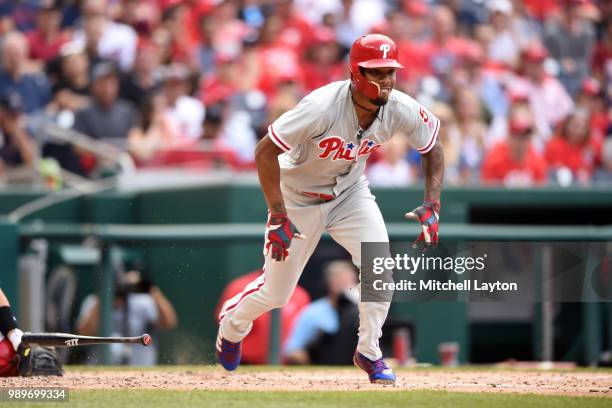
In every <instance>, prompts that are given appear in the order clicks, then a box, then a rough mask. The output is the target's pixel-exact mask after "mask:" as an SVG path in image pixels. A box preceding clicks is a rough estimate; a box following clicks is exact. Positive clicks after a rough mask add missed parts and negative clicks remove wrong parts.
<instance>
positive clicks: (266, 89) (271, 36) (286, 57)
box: [256, 14, 302, 99]
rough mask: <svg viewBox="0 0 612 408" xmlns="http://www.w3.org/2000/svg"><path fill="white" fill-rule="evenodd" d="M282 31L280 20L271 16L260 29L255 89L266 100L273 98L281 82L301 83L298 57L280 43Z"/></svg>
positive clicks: (294, 52)
mask: <svg viewBox="0 0 612 408" xmlns="http://www.w3.org/2000/svg"><path fill="white" fill-rule="evenodd" d="M282 29H283V26H282V20H281V18H280V17H279V16H278V15H276V14H272V15H271V16H270V17H268V18H267V19H266V21H265V23H264V24H263V26H262V27H261V31H260V36H259V41H258V44H257V49H256V55H257V64H258V70H257V71H258V73H259V78H258V81H257V88H258V89H260V90H261V91H262V92H263V93H264V94H266V97H267V98H268V99H272V98H273V97H274V95H275V94H276V92H277V89H278V85H279V84H280V83H281V82H286V81H287V80H293V81H297V82H300V83H301V81H302V67H301V65H300V58H299V55H298V54H297V52H296V51H295V50H294V49H293V48H291V47H289V46H288V45H287V44H286V43H284V42H283V41H282V39H281V37H280V35H281V31H282ZM279 61H282V64H279Z"/></svg>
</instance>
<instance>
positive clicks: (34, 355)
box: [0, 289, 64, 377]
mask: <svg viewBox="0 0 612 408" xmlns="http://www.w3.org/2000/svg"><path fill="white" fill-rule="evenodd" d="M22 336H23V332H22V331H21V330H20V329H19V327H17V319H16V318H15V315H14V314H13V311H12V310H11V305H10V303H9V301H8V299H7V298H6V295H5V294H4V292H3V291H2V289H0V377H10V376H17V375H20V376H26V377H29V376H38V375H62V374H63V373H64V371H63V369H62V364H61V362H60V361H59V359H58V358H57V356H56V355H55V353H54V352H53V351H51V350H49V349H45V348H42V347H36V348H30V347H29V346H27V345H25V344H23V343H22V342H21V337H22Z"/></svg>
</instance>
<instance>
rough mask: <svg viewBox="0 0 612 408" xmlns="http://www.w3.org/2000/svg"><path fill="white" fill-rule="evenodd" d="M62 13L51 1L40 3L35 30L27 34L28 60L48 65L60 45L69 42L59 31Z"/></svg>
mask: <svg viewBox="0 0 612 408" xmlns="http://www.w3.org/2000/svg"><path fill="white" fill-rule="evenodd" d="M61 23H62V13H61V12H60V7H59V4H57V3H56V2H55V1H53V0H47V1H44V2H42V4H41V5H40V9H39V11H38V14H37V16H36V29H35V30H32V31H30V32H29V33H28V35H27V38H28V43H29V44H30V58H32V59H34V60H42V61H43V62H45V63H48V62H49V61H51V60H52V59H53V58H55V57H57V56H58V54H59V51H60V48H61V47H62V45H64V44H65V43H67V42H68V41H69V40H70V37H69V36H68V34H66V33H64V32H62V31H61Z"/></svg>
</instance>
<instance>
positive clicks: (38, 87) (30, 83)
mask: <svg viewBox="0 0 612 408" xmlns="http://www.w3.org/2000/svg"><path fill="white" fill-rule="evenodd" d="M27 55H28V42H27V40H26V38H25V36H24V35H23V34H21V33H19V32H10V33H8V34H6V35H5V37H4V42H3V44H2V70H1V71H0V92H1V93H2V94H6V93H10V92H16V93H18V94H19V95H20V96H21V100H22V101H23V112H24V113H26V114H29V113H33V112H36V111H38V110H41V109H43V108H44V107H45V105H46V104H47V103H49V101H50V100H51V88H50V87H49V83H48V81H47V78H46V76H44V75H43V74H42V73H30V72H28V71H27V70H26V66H25V64H26V62H27Z"/></svg>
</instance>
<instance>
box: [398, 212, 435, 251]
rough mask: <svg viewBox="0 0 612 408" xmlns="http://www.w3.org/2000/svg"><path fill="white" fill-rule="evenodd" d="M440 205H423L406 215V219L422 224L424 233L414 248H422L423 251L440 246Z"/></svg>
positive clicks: (415, 242)
mask: <svg viewBox="0 0 612 408" xmlns="http://www.w3.org/2000/svg"><path fill="white" fill-rule="evenodd" d="M439 212H440V203H439V202H435V203H423V205H421V206H419V207H417V208H415V209H414V210H412V211H410V212H409V213H406V215H405V217H406V218H408V219H409V220H415V221H418V222H420V223H421V228H422V229H423V231H422V232H421V234H420V235H419V237H418V238H417V240H416V241H414V244H413V246H412V247H413V248H417V247H422V250H423V251H426V250H427V249H429V248H436V247H437V246H438V220H439V218H440V216H439V215H438V213H439Z"/></svg>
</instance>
